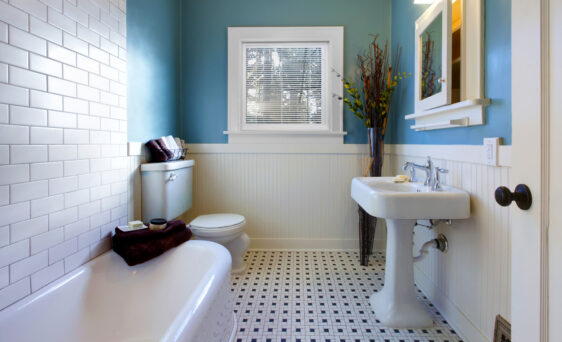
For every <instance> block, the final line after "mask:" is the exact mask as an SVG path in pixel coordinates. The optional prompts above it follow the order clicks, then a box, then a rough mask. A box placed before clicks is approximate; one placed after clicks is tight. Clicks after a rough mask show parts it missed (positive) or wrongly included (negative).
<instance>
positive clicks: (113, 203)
mask: <svg viewBox="0 0 562 342" xmlns="http://www.w3.org/2000/svg"><path fill="white" fill-rule="evenodd" d="M110 191H111V190H110ZM118 206H119V196H117V195H115V196H110V197H105V198H102V200H101V210H102V211H105V210H111V209H114V208H116V207H118Z"/></svg>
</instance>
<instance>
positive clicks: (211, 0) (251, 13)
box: [180, 0, 411, 143]
mask: <svg viewBox="0 0 562 342" xmlns="http://www.w3.org/2000/svg"><path fill="white" fill-rule="evenodd" d="M408 1H410V0H408ZM410 2H411V1H410ZM390 7H391V1H390V0H353V1H342V0H283V1H278V0H245V1H231V0H205V1H183V2H182V48H183V50H182V70H181V72H182V90H181V103H182V111H181V118H180V120H181V127H182V136H183V138H184V139H186V141H188V142H190V143H226V142H227V137H226V136H225V135H224V134H223V131H225V130H226V129H227V27H229V26H315V25H316V26H344V27H345V38H344V39H345V52H344V53H345V74H346V76H348V77H349V75H354V73H355V72H356V55H357V53H358V52H360V51H361V50H362V49H364V48H365V47H366V46H367V45H368V43H369V42H370V40H371V37H370V36H369V34H380V38H381V41H384V40H386V39H389V38H390V15H389V14H390ZM344 129H345V130H346V131H347V132H348V135H347V136H346V137H345V141H346V143H365V142H366V141H367V138H366V131H365V129H364V128H363V126H362V123H361V122H360V121H359V120H357V118H355V117H353V115H351V114H350V113H349V112H347V111H346V113H345V114H344Z"/></svg>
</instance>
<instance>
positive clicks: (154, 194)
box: [140, 160, 250, 273]
mask: <svg viewBox="0 0 562 342" xmlns="http://www.w3.org/2000/svg"><path fill="white" fill-rule="evenodd" d="M194 165H195V163H194V161H193V160H177V161H171V162H165V163H146V164H141V167H140V169H141V182H142V220H143V222H150V220H152V219H153V218H163V219H166V220H167V221H169V220H173V219H175V218H177V217H179V216H181V215H182V214H184V213H185V212H186V211H187V210H189V209H190V208H191V205H192V200H193V166H194ZM245 225H246V219H245V218H244V216H242V215H238V214H225V213H217V214H209V215H201V216H198V217H196V218H195V219H194V220H193V221H191V222H190V223H189V224H188V227H189V228H190V229H191V231H192V232H193V236H194V237H195V238H196V239H198V240H208V241H213V242H216V243H219V244H221V245H223V246H225V247H226V248H227V249H228V251H229V252H230V255H231V257H232V273H240V272H243V271H244V270H245V269H246V264H245V262H244V259H243V256H244V253H245V252H246V250H247V249H248V246H249V245H250V238H249V237H248V235H247V234H246V233H244V226H245Z"/></svg>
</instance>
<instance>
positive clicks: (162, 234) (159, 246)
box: [113, 220, 192, 266]
mask: <svg viewBox="0 0 562 342" xmlns="http://www.w3.org/2000/svg"><path fill="white" fill-rule="evenodd" d="M191 235H192V234H191V230H189V228H187V226H186V225H185V223H184V222H183V221H182V220H175V221H170V222H168V225H167V227H166V228H165V229H162V230H150V229H148V228H145V229H138V230H132V231H128V232H125V231H122V230H121V229H119V228H115V235H114V236H113V250H114V251H115V252H116V253H117V254H119V255H120V256H121V257H122V258H123V259H125V262H127V264H128V265H129V266H133V265H137V264H141V263H143V262H146V261H148V260H150V259H152V258H155V257H157V256H159V255H160V254H163V253H164V252H165V251H167V250H168V249H170V248H173V247H176V246H179V245H181V244H182V243H184V242H185V241H187V240H189V239H190V238H191Z"/></svg>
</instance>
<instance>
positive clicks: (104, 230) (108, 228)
mask: <svg viewBox="0 0 562 342" xmlns="http://www.w3.org/2000/svg"><path fill="white" fill-rule="evenodd" d="M118 225H119V222H118V221H111V222H109V223H107V224H104V225H103V226H101V227H100V231H101V237H102V239H103V238H111V237H112V236H113V234H114V233H115V227H117V226H118Z"/></svg>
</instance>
